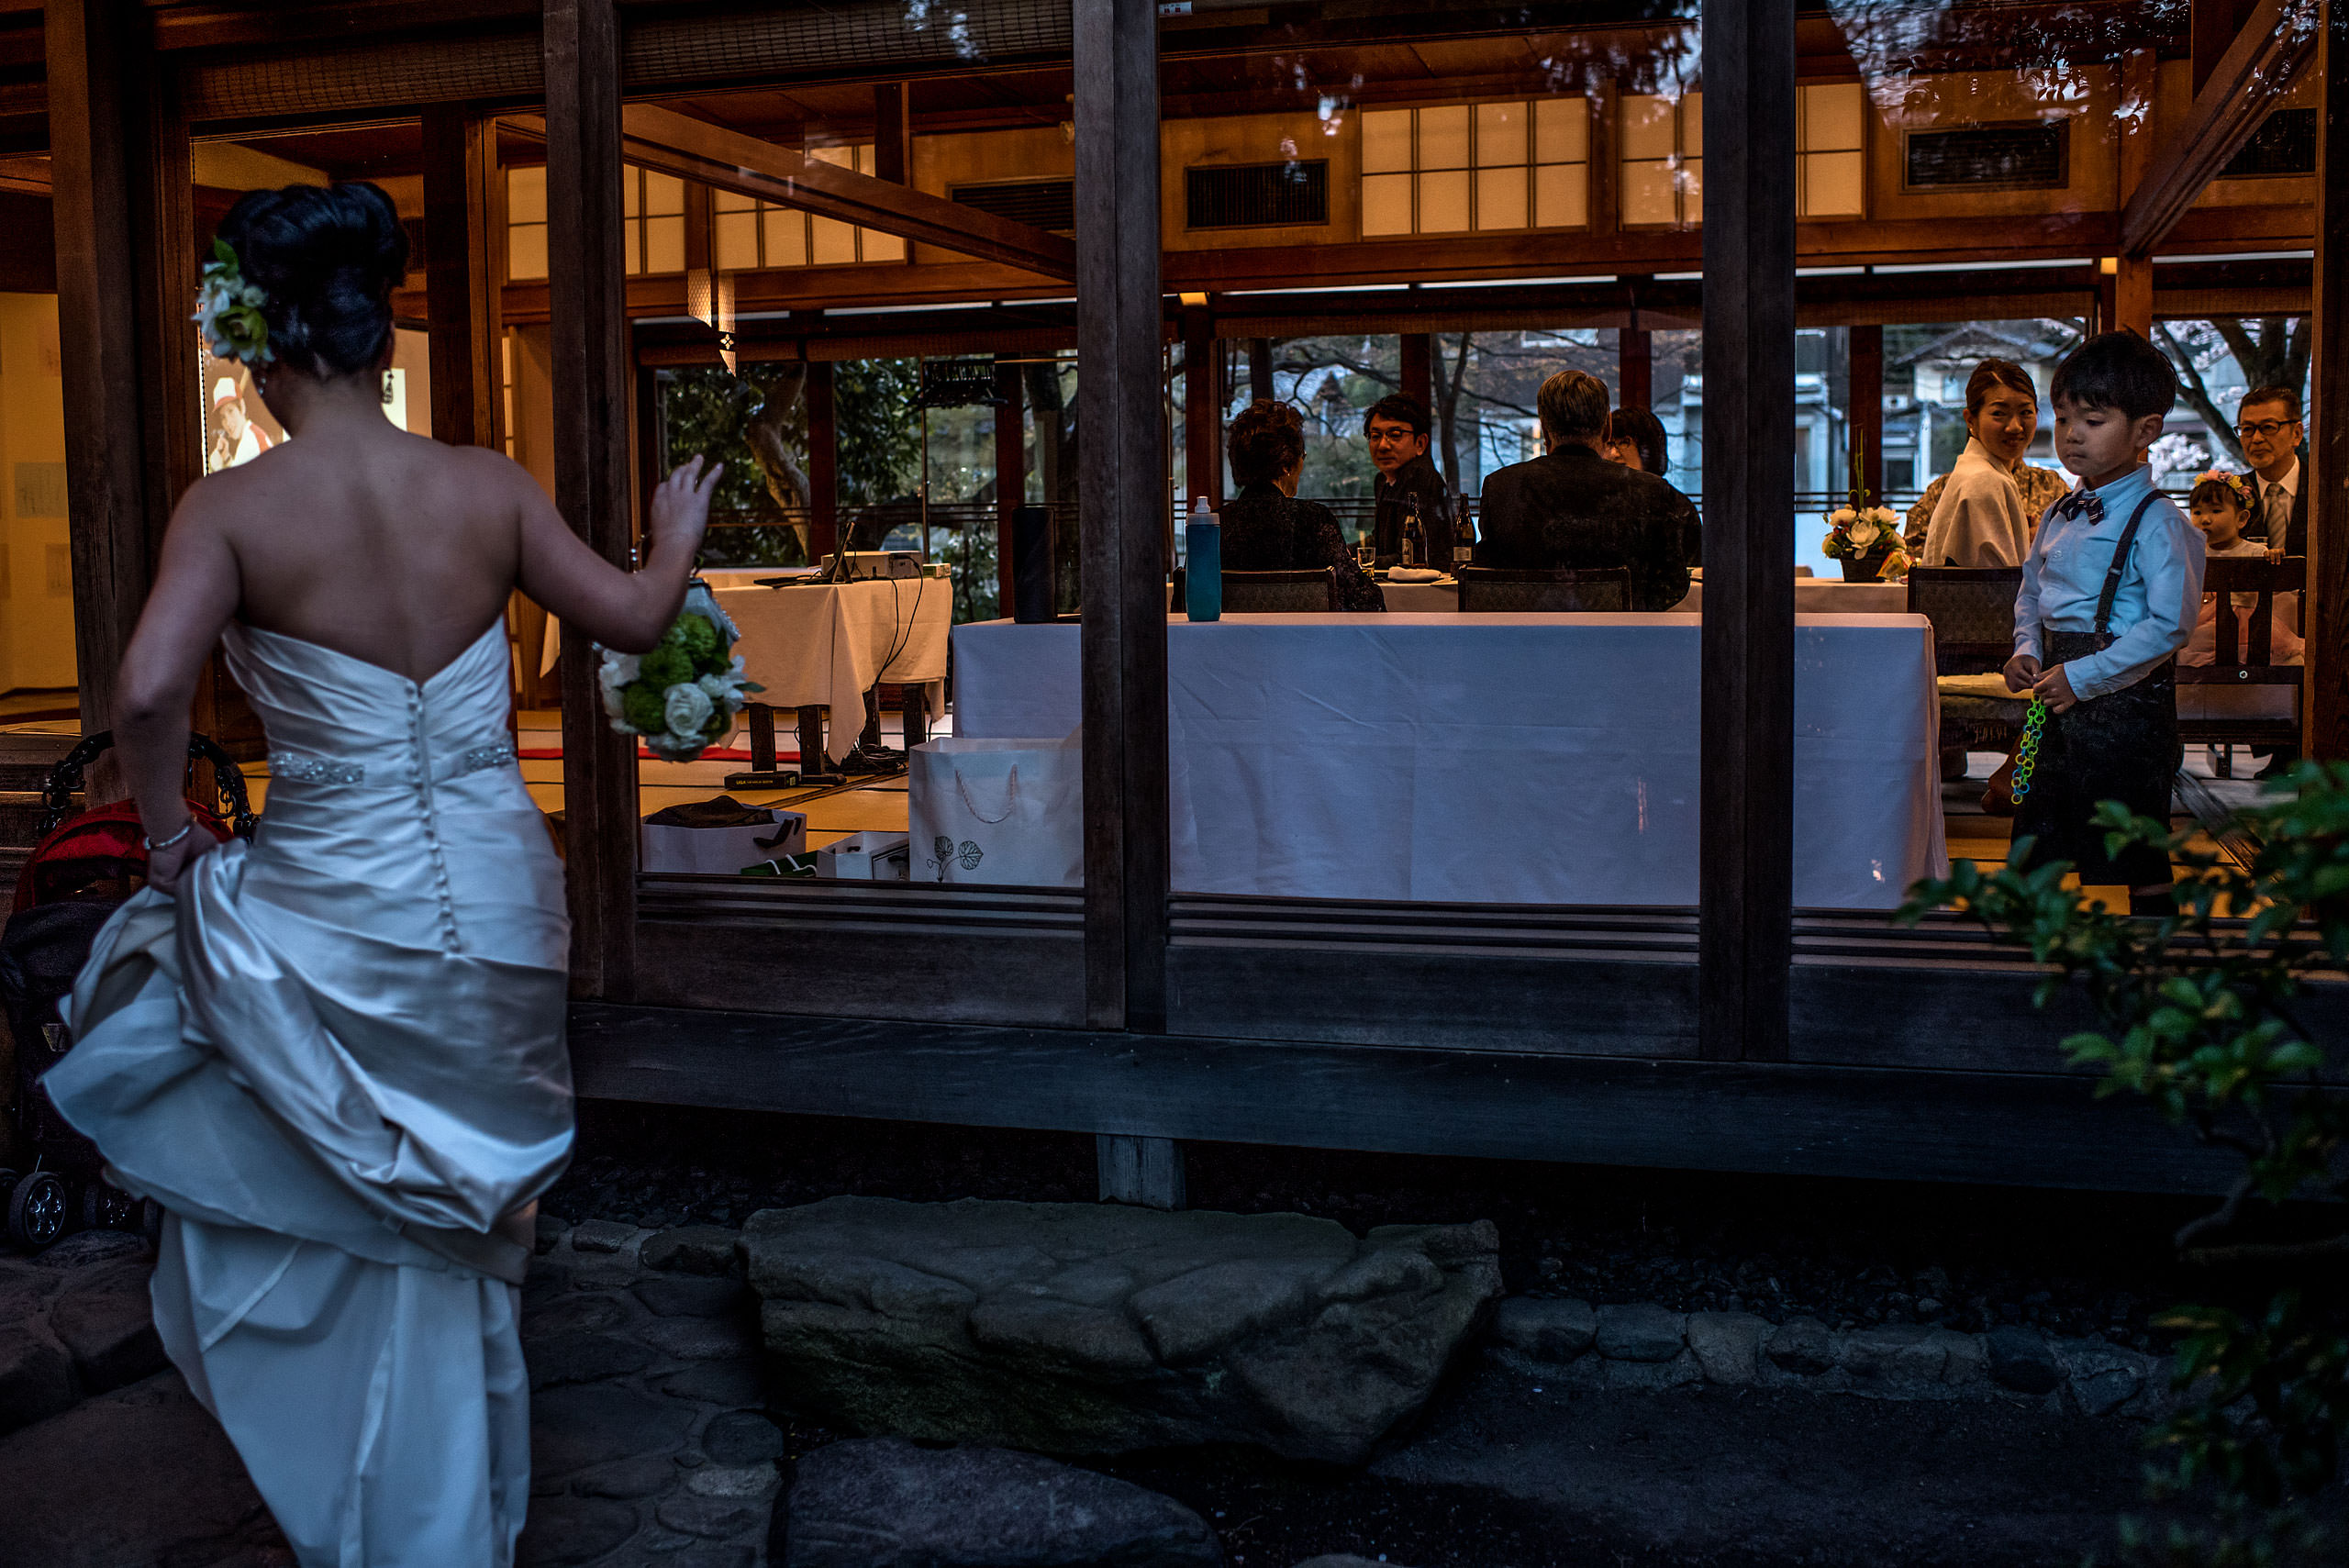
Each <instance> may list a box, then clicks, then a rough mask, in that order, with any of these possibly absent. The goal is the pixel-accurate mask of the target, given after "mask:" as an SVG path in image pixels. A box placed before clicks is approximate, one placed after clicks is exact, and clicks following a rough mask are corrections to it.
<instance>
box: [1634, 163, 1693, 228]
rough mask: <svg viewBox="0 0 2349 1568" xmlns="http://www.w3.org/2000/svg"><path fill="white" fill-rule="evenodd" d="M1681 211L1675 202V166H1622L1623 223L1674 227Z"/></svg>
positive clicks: (1644, 164)
mask: <svg viewBox="0 0 2349 1568" xmlns="http://www.w3.org/2000/svg"><path fill="white" fill-rule="evenodd" d="M1679 216H1680V215H1679V210H1678V209H1677V208H1676V207H1675V206H1674V204H1673V200H1672V165H1671V164H1669V163H1667V162H1664V161H1663V160H1661V159H1650V160H1648V161H1644V162H1640V163H1626V164H1624V165H1623V221H1624V222H1625V223H1675V222H1677V221H1679Z"/></svg>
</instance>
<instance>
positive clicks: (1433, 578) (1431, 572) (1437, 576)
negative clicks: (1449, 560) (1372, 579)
mask: <svg viewBox="0 0 2349 1568" xmlns="http://www.w3.org/2000/svg"><path fill="white" fill-rule="evenodd" d="M1386 580H1387V581H1388V582H1389V583H1440V582H1442V580H1443V573H1441V572H1438V571H1437V570H1436V569H1435V568H1434V567H1432V566H1390V567H1388V568H1387V569H1386Z"/></svg>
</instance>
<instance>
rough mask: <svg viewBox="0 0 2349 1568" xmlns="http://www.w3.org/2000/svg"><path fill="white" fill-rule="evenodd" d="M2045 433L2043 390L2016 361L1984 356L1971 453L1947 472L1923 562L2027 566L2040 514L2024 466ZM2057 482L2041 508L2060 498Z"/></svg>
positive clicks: (1973, 388)
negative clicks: (2027, 489) (2029, 498)
mask: <svg viewBox="0 0 2349 1568" xmlns="http://www.w3.org/2000/svg"><path fill="white" fill-rule="evenodd" d="M2038 433H2039V392H2038V389H2037V388H2035V387H2033V386H2032V383H2031V376H2030V373H2028V372H2026V371H2025V370H2024V369H2023V368H2022V367H2021V365H2019V364H2016V363H2015V362H2014V361H2011V360H1984V361H1982V362H1981V363H1980V364H1978V365H1976V366H1975V367H1974V373H1973V374H1972V375H1971V376H1968V377H1967V378H1966V382H1965V436H1966V439H1965V452H1964V454H1963V455H1961V456H1960V457H1959V458H1958V460H1957V464H1956V466H1955V467H1954V468H1952V469H1951V470H1950V471H1949V473H1947V474H1946V475H1945V476H1944V478H1943V487H1942V492H1941V496H1940V499H1939V500H1938V501H1937V502H1936V503H1935V504H1934V506H1933V509H1932V512H1931V513H1930V514H1929V515H1928V517H1927V520H1926V524H1925V544H1924V553H1923V554H1921V555H1920V556H1919V557H1917V561H1918V563H1919V564H1920V565H1923V566H2021V564H2022V562H2023V558H2024V557H2025V556H2027V555H2029V554H2030V553H2031V537H2032V532H2033V531H2034V530H2035V529H2036V528H2037V527H2038V524H2039V513H2038V511H2036V510H2033V509H2032V507H2031V506H2030V505H2029V504H2028V503H2027V502H2026V501H2025V500H2024V498H2023V493H2022V486H2021V481H2020V479H2019V478H2018V475H2017V470H2018V469H2020V468H2021V466H2022V454H2023V450H2024V449H2025V448H2027V447H2029V446H2030V445H2031V439H2032V437H2033V436H2035V435H2037V434H2038ZM2048 478H2049V479H2050V480H2051V481H2053V482H2054V483H2053V484H2052V487H2050V486H2043V487H2042V489H2043V490H2045V491H2047V494H2045V495H2043V497H2042V499H2041V501H2040V506H2041V507H2042V508H2043V507H2044V506H2045V505H2046V504H2047V502H2048V501H2049V500H2053V499H2055V498H2056V497H2059V496H2060V495H2062V494H2063V491H2064V488H2065V487H2064V484H2063V482H2062V481H2061V479H2059V478H2057V476H2055V475H2053V474H2050V475H2049V476H2048Z"/></svg>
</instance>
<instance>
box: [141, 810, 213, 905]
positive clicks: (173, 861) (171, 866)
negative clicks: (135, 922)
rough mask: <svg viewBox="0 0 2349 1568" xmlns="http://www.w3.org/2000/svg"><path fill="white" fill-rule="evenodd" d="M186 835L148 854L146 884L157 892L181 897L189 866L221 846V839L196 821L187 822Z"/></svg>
mask: <svg viewBox="0 0 2349 1568" xmlns="http://www.w3.org/2000/svg"><path fill="white" fill-rule="evenodd" d="M188 828H189V832H188V835H187V837H185V838H184V839H182V840H179V841H178V842H176V843H165V844H161V845H159V846H158V847H157V848H155V849H153V850H151V851H149V852H148V855H147V885H148V886H150V887H151V888H153V889H155V891H157V892H158V893H167V894H170V895H172V896H173V897H175V898H176V897H177V896H179V891H180V878H182V877H183V876H185V875H186V874H187V868H188V867H190V866H192V865H194V864H195V862H196V860H197V859H198V858H199V857H200V856H202V855H204V854H206V852H208V851H213V850H217V849H218V848H219V847H220V840H217V839H216V838H214V837H213V836H212V835H211V834H209V833H207V832H206V831H205V830H204V829H203V828H201V827H198V826H197V825H196V824H195V823H194V822H191V823H189V824H188Z"/></svg>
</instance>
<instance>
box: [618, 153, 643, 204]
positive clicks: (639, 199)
mask: <svg viewBox="0 0 2349 1568" xmlns="http://www.w3.org/2000/svg"><path fill="white" fill-rule="evenodd" d="M643 210H644V171H643V170H641V169H640V168H638V167H637V166H636V165H635V164H633V163H630V164H629V165H627V166H626V167H624V168H623V169H621V170H620V216H621V217H636V216H637V215H638V214H640V213H641V212H643Z"/></svg>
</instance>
